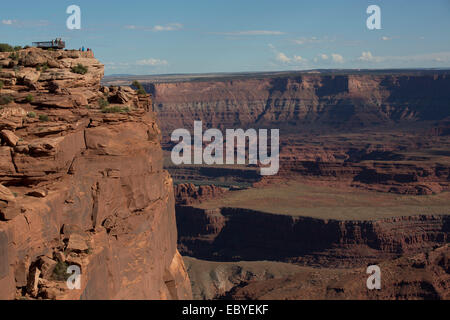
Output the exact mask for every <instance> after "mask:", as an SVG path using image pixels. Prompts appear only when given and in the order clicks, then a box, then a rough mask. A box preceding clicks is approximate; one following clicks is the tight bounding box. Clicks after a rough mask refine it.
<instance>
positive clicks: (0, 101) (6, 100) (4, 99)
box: [0, 95, 14, 106]
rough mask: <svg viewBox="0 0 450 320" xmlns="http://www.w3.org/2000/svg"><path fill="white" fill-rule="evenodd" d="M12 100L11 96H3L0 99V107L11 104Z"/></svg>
mask: <svg viewBox="0 0 450 320" xmlns="http://www.w3.org/2000/svg"><path fill="white" fill-rule="evenodd" d="M13 100H14V99H13V98H12V97H11V96H8V95H5V96H1V97H0V105H2V106H4V105H7V104H9V103H11V102H13Z"/></svg>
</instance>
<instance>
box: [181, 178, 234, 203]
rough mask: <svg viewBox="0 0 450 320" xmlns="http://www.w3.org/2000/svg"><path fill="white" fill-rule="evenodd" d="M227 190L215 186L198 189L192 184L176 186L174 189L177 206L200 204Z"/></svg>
mask: <svg viewBox="0 0 450 320" xmlns="http://www.w3.org/2000/svg"><path fill="white" fill-rule="evenodd" d="M226 191H227V190H226V189H224V188H221V187H217V186H215V185H209V186H207V185H202V186H199V187H198V188H197V187H196V186H195V185H193V184H192V183H184V184H179V185H176V186H175V188H174V192H175V201H176V204H177V205H186V204H194V203H201V202H202V201H203V200H211V199H214V198H218V197H220V196H222V195H223V194H224V193H225V192H226Z"/></svg>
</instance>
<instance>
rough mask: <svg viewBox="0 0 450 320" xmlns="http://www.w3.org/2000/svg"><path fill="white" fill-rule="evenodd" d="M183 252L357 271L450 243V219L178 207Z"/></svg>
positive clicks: (205, 256)
mask: <svg viewBox="0 0 450 320" xmlns="http://www.w3.org/2000/svg"><path fill="white" fill-rule="evenodd" d="M177 224H178V232H179V246H178V247H179V250H180V251H181V253H182V254H185V255H188V256H191V257H195V258H198V259H205V260H215V261H240V260H245V261H258V260H274V261H285V262H293V263H296V264H301V265H314V266H326V267H354V266H360V265H364V264H367V263H373V262H379V261H382V260H387V259H392V258H395V257H399V256H402V255H405V254H415V253H419V252H424V251H426V250H429V249H431V248H433V247H434V246H437V245H443V244H445V243H447V242H448V241H449V234H450V217H449V216H448V215H442V216H437V215H436V216H432V215H415V216H408V217H398V218H386V219H381V220H374V221H356V220H352V221H350V220H349V221H339V220H323V219H315V218H308V217H298V216H288V215H276V214H268V213H263V212H258V211H253V210H248V209H238V208H222V209H213V210H211V209H210V210H206V209H200V208H196V207H193V206H177Z"/></svg>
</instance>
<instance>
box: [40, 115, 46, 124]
mask: <svg viewBox="0 0 450 320" xmlns="http://www.w3.org/2000/svg"><path fill="white" fill-rule="evenodd" d="M39 120H40V121H42V122H47V121H48V115H46V114H40V115H39Z"/></svg>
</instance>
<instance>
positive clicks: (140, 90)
mask: <svg viewBox="0 0 450 320" xmlns="http://www.w3.org/2000/svg"><path fill="white" fill-rule="evenodd" d="M131 85H132V86H133V87H136V92H137V94H138V95H146V94H147V91H145V89H144V86H143V85H142V84H141V83H140V82H139V81H137V80H134V81H133V83H132V84H131Z"/></svg>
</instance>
